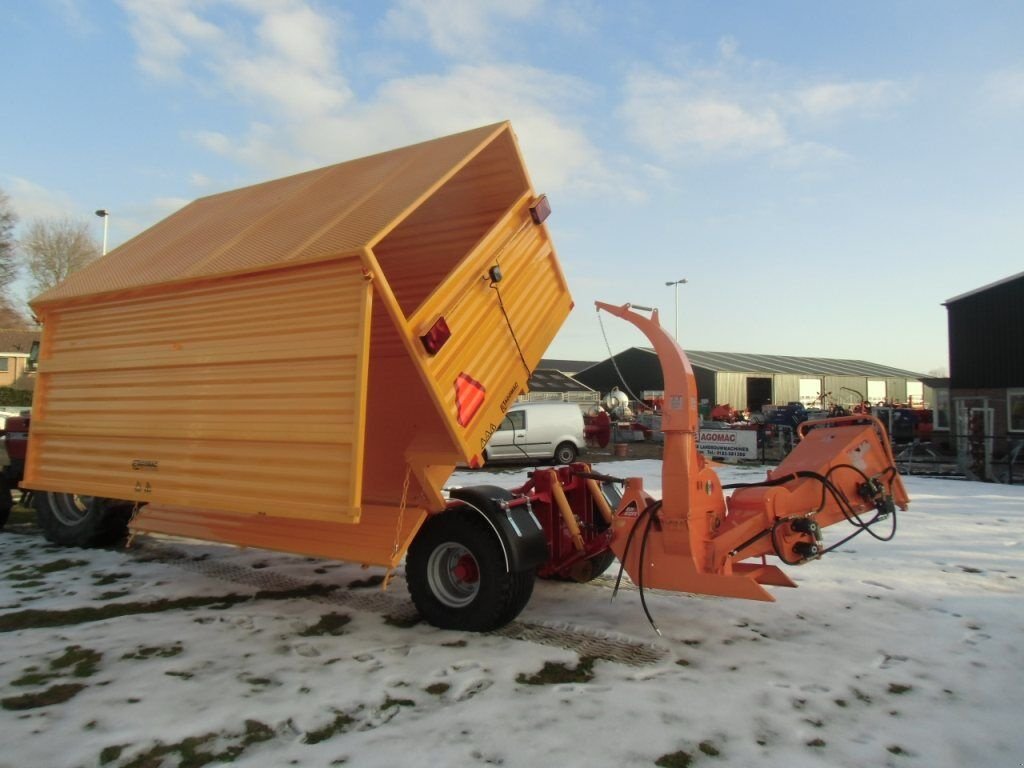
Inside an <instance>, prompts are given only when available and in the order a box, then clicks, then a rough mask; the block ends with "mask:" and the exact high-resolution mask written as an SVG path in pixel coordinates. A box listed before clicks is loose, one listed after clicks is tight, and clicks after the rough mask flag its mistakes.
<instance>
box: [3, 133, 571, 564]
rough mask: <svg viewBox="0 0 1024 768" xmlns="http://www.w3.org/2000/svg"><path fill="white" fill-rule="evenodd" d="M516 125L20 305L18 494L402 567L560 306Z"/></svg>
mask: <svg viewBox="0 0 1024 768" xmlns="http://www.w3.org/2000/svg"><path fill="white" fill-rule="evenodd" d="M545 206H546V199H544V198H542V197H538V196H537V195H536V194H535V193H534V191H533V190H532V188H531V185H530V181H529V178H528V176H527V173H526V169H525V167H524V165H523V162H522V159H521V157H520V153H519V149H518V146H517V143H516V140H515V137H514V135H513V133H512V130H511V127H510V126H509V124H508V123H501V124H497V125H491V126H486V127H484V128H480V129H476V130H473V131H468V132H466V133H462V134H457V135H454V136H449V137H445V138H442V139H437V140H434V141H430V142H425V143H423V144H418V145H414V146H411V147H405V148H402V149H398V150H394V151H391V152H386V153H383V154H379V155H374V156H371V157H367V158H362V159H359V160H354V161H350V162H347V163H342V164H340V165H335V166H330V167H327V168H322V169H319V170H315V171H310V172H307V173H302V174H298V175H296V176H291V177H288V178H284V179H278V180H275V181H271V182H267V183H264V184H258V185H256V186H252V187H247V188H244V189H239V190H234V191H231V192H225V193H222V194H218V195H213V196H211V197H207V198H203V199H200V200H197V201H195V202H193V203H191V204H190V205H188V206H186V207H185V208H183V209H182V210H181V211H179V212H178V213H176V214H173V215H172V216H170V217H169V218H167V219H165V220H164V221H162V222H160V223H158V224H156V225H155V226H154V227H152V228H151V229H149V230H146V231H145V232H143V233H142V234H140V235H138V236H137V237H135V238H134V239H133V240H130V241H129V242H127V243H125V244H124V245H122V246H121V247H119V248H117V249H115V250H113V251H112V252H111V253H110V254H108V255H107V256H106V257H104V258H103V259H100V260H99V261H97V262H95V263H94V264H92V265H90V266H89V267H87V268H85V269H83V270H82V271H81V272H78V273H76V274H74V275H72V276H71V277H70V278H69V279H68V280H67V281H65V282H64V283H62V284H61V285H60V286H58V287H57V288H55V289H53V290H51V291H49V292H47V293H45V294H43V295H42V296H40V297H38V298H37V299H36V300H35V301H34V302H33V309H34V311H35V312H36V314H37V316H38V317H39V318H40V320H41V321H42V323H43V327H44V333H43V340H42V346H41V351H40V360H39V378H38V384H37V389H36V399H35V410H34V416H33V424H32V441H31V446H30V451H29V456H28V461H27V466H26V472H25V479H24V482H23V485H24V487H26V488H30V489H33V490H36V491H40V492H61V493H70V494H77V495H80V496H91V497H104V498H109V499H117V500H122V501H124V502H128V503H129V504H131V505H136V504H138V505H143V504H144V505H145V506H144V507H141V511H140V512H139V513H138V514H137V515H136V516H135V517H134V519H133V521H132V526H133V528H134V529H135V530H137V531H146V532H161V533H168V534H177V535H184V536H190V537H195V538H200V539H209V540H216V541H224V542H228V543H233V544H240V545H250V546H260V547H268V548H272V549H280V550H286V551H291V552H297V553H303V554H310V555H319V556H327V557H336V558H342V559H350V560H355V561H358V562H365V563H371V564H379V565H384V566H389V567H390V566H394V565H396V564H397V563H398V562H399V561H400V560H401V558H402V556H403V555H404V553H405V550H406V548H407V546H408V543H409V541H410V539H411V537H412V536H413V535H414V534H415V532H416V530H417V529H418V527H419V526H420V524H421V523H422V521H423V519H424V517H425V516H426V514H427V513H428V511H437V510H441V509H443V508H444V507H445V504H446V502H445V499H444V498H443V497H442V496H441V493H440V489H441V487H442V485H443V484H444V482H445V481H446V480H447V478H448V477H449V475H450V474H451V472H452V470H453V469H454V467H455V465H456V464H457V463H459V462H466V463H468V464H470V465H478V464H479V463H480V462H481V459H480V456H481V452H482V447H483V445H485V444H486V442H487V437H488V436H489V435H490V433H491V432H492V431H493V429H494V427H495V425H497V424H499V423H500V422H501V420H502V416H503V414H504V411H505V410H506V409H507V408H508V406H509V405H511V404H512V403H513V402H515V399H516V397H517V395H518V394H520V393H522V392H525V391H526V384H527V380H528V378H529V375H530V373H531V371H532V369H533V368H534V367H535V366H536V364H537V362H538V361H539V360H540V357H541V355H542V354H543V352H544V350H545V349H546V348H547V346H548V344H549V343H550V341H551V339H552V338H553V337H554V335H555V333H556V332H557V330H558V328H559V327H560V326H561V324H562V322H563V321H564V319H565V317H566V316H567V314H568V312H569V310H570V307H571V305H572V300H571V297H570V295H569V291H568V288H567V286H566V282H565V279H564V277H563V275H562V272H561V269H560V266H559V264H558V261H557V258H556V254H555V251H554V249H553V247H552V245H551V241H550V238H549V235H548V232H547V228H546V227H545V225H544V224H543V218H544V217H545V215H546V208H545Z"/></svg>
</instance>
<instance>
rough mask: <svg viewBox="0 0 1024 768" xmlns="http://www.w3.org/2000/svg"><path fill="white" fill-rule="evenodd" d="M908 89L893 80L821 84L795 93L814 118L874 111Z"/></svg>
mask: <svg viewBox="0 0 1024 768" xmlns="http://www.w3.org/2000/svg"><path fill="white" fill-rule="evenodd" d="M905 95H906V94H905V90H904V89H903V88H902V87H901V86H899V85H898V84H897V83H895V82H893V81H891V80H875V81H868V82H852V83H821V84H818V85H813V86H810V87H807V88H801V89H799V90H797V91H796V93H794V94H793V101H794V102H795V106H796V107H797V108H798V109H799V110H801V111H803V112H804V113H806V114H807V115H809V116H811V117H832V116H834V115H838V114H840V113H844V112H872V111H877V110H879V109H884V108H885V107H888V106H890V105H892V104H894V103H896V102H898V101H900V100H902V99H903V98H904V97H905Z"/></svg>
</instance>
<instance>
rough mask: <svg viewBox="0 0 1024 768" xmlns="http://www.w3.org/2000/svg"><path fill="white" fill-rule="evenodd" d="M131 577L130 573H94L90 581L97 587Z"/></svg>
mask: <svg viewBox="0 0 1024 768" xmlns="http://www.w3.org/2000/svg"><path fill="white" fill-rule="evenodd" d="M131 577H132V575H131V574H130V573H94V574H93V575H92V578H93V582H92V583H93V584H95V585H96V586H97V587H106V586H108V585H110V584H115V583H117V582H118V581H123V580H124V579H130V578H131Z"/></svg>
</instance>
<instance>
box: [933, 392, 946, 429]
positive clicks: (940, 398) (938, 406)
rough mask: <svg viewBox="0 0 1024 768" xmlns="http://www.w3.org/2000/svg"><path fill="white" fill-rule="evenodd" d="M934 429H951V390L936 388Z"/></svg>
mask: <svg viewBox="0 0 1024 768" xmlns="http://www.w3.org/2000/svg"><path fill="white" fill-rule="evenodd" d="M934 429H945V430H948V429H949V390H948V389H936V390H935V413H934Z"/></svg>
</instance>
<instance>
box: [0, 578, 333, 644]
mask: <svg viewBox="0 0 1024 768" xmlns="http://www.w3.org/2000/svg"><path fill="white" fill-rule="evenodd" d="M335 589H337V586H334V585H330V584H310V585H307V586H303V587H298V588H295V589H281V590H261V591H259V592H257V593H256V594H255V595H239V594H236V593H234V592H232V593H229V594H226V595H210V596H206V597H198V596H196V597H191V596H190V597H179V598H175V599H169V598H164V599H161V600H149V601H146V602H130V603H112V604H108V605H103V606H100V607H83V608H72V609H69V610H64V611H56V610H51V611H40V610H34V609H28V610H23V611H13V612H11V613H6V614H3V615H2V616H0V632H13V631H15V630H19V629H42V628H47V627H66V626H71V625H74V624H87V623H90V622H93V621H103V620H105V619H116V618H120V617H121V616H133V615H137V614H142V613H161V612H163V611H176V610H190V609H193V608H214V609H217V608H219V609H224V608H229V607H231V606H232V605H236V604H238V603H246V602H251V601H254V600H291V599H293V598H296V597H299V598H301V597H320V596H323V595H326V594H328V593H330V592H332V591H334V590H335Z"/></svg>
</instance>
